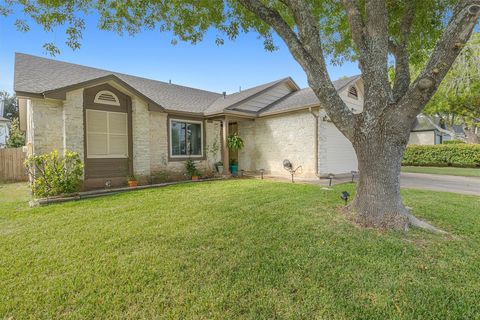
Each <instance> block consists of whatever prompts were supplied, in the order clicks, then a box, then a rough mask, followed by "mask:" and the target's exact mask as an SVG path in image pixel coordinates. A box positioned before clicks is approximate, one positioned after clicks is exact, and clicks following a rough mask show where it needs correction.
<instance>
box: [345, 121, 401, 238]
mask: <svg viewBox="0 0 480 320" xmlns="http://www.w3.org/2000/svg"><path fill="white" fill-rule="evenodd" d="M386 126H387V125H379V126H378V127H380V129H379V128H378V127H376V128H375V129H373V130H371V131H370V132H369V133H368V134H361V133H359V134H358V135H357V138H356V139H355V140H354V142H353V146H354V148H355V151H356V154H357V158H358V169H359V182H358V186H357V193H356V196H355V199H354V200H353V202H352V203H351V204H350V206H349V208H348V209H349V210H350V211H351V214H352V217H353V218H354V220H355V222H356V223H358V224H360V225H362V226H364V227H374V228H381V229H396V230H408V226H409V210H408V209H407V208H406V207H405V206H404V204H403V201H402V198H401V196H400V169H401V161H402V158H403V154H404V151H405V148H406V145H407V141H408V138H407V137H405V134H402V133H398V134H397V135H393V136H392V135H391V134H390V135H389V134H386V131H389V128H386ZM381 127H383V128H381Z"/></svg>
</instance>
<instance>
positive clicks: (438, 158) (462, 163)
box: [402, 143, 480, 168]
mask: <svg viewBox="0 0 480 320" xmlns="http://www.w3.org/2000/svg"><path fill="white" fill-rule="evenodd" d="M402 165H405V166H432V167H447V166H451V167H471V168H474V167H480V145H478V144H462V143H460V144H440V145H409V146H407V149H406V150H405V155H404V157H403V160H402Z"/></svg>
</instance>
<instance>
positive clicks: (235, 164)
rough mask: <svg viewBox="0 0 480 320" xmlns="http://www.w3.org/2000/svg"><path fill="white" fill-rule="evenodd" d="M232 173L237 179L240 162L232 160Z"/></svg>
mask: <svg viewBox="0 0 480 320" xmlns="http://www.w3.org/2000/svg"><path fill="white" fill-rule="evenodd" d="M230 172H231V173H232V175H233V176H235V177H236V176H237V175H238V162H237V160H235V159H232V160H230Z"/></svg>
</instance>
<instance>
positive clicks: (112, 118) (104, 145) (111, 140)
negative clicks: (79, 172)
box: [86, 109, 128, 158]
mask: <svg viewBox="0 0 480 320" xmlns="http://www.w3.org/2000/svg"><path fill="white" fill-rule="evenodd" d="M86 112H87V114H86V118H87V119H86V120H87V137H86V138H87V157H88V158H128V126H127V123H128V121H127V114H126V113H122V112H109V111H99V110H89V109H88V110H86Z"/></svg>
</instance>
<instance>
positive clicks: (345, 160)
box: [320, 122, 357, 175]
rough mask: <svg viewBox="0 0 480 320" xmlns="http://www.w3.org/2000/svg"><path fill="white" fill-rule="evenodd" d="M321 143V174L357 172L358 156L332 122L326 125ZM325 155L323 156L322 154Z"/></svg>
mask: <svg viewBox="0 0 480 320" xmlns="http://www.w3.org/2000/svg"><path fill="white" fill-rule="evenodd" d="M324 125H325V126H324V128H322V129H324V132H322V133H321V134H322V135H324V136H323V139H322V140H323V141H322V140H321V141H320V153H321V155H320V174H321V175H327V174H329V173H334V174H340V173H350V171H352V170H357V156H356V155H355V150H354V149H353V146H352V144H351V143H350V141H348V139H347V138H345V136H344V135H343V134H342V133H341V132H340V131H339V130H338V129H337V128H336V127H335V125H334V124H333V123H331V122H328V123H325V124H324ZM322 153H323V154H322Z"/></svg>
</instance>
